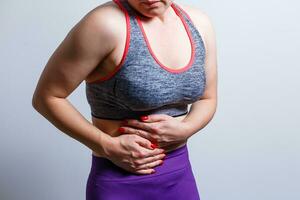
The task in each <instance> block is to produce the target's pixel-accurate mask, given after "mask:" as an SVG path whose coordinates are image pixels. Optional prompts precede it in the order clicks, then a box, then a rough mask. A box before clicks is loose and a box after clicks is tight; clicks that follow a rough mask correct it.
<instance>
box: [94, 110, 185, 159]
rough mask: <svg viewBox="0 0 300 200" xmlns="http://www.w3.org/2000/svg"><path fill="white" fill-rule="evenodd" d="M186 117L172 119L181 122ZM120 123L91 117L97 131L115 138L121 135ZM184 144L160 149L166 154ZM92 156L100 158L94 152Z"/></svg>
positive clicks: (119, 121) (120, 121)
mask: <svg viewBox="0 0 300 200" xmlns="http://www.w3.org/2000/svg"><path fill="white" fill-rule="evenodd" d="M186 115H187V114H186ZM186 115H181V116H177V117H174V119H176V120H179V121H182V120H183V119H184V118H185V117H186ZM122 122H123V120H109V119H100V118H96V117H92V123H93V125H94V126H96V127H97V128H98V129H100V130H101V131H103V132H104V133H105V134H108V135H110V136H112V137H117V136H119V135H121V134H122V133H120V132H119V131H118V129H119V127H120V126H123V125H122ZM123 134H124V133H123ZM186 142H187V141H186V140H185V141H183V142H180V143H176V144H170V145H168V146H165V147H161V148H163V149H165V151H166V152H169V151H172V150H175V149H177V148H179V147H182V146H183V145H184V144H186ZM93 154H94V155H95V156H100V155H99V154H97V153H96V152H94V151H93Z"/></svg>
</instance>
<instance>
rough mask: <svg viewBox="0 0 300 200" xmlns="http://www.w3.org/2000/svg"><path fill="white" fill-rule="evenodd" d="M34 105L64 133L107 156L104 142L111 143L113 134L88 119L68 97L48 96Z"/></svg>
mask: <svg viewBox="0 0 300 200" xmlns="http://www.w3.org/2000/svg"><path fill="white" fill-rule="evenodd" d="M33 107H34V108H35V109H36V110H37V111H38V112H39V113H40V114H41V115H43V116H44V117H45V118H46V119H47V120H48V121H50V122H51V123H52V124H53V125H54V126H55V127H56V128H58V129H59V130H61V131H62V132H63V133H65V134H67V135H69V136H70V137H72V138H73V139H75V140H77V141H79V142H81V143H82V144H84V145H85V146H87V147H88V148H90V149H91V150H93V151H95V152H97V153H98V154H100V155H102V156H103V157H106V155H107V152H106V149H105V148H104V143H109V142H110V140H111V136H109V135H107V134H105V133H104V132H102V131H101V130H100V129H98V128H97V127H96V126H94V125H93V124H92V123H90V122H89V121H88V120H86V119H85V118H84V117H83V116H82V115H81V113H80V112H79V111H78V110H77V109H76V108H75V107H74V106H73V105H72V104H71V103H70V102H69V101H68V100H67V99H65V98H57V97H51V98H49V97H48V98H47V100H36V101H34V103H33Z"/></svg>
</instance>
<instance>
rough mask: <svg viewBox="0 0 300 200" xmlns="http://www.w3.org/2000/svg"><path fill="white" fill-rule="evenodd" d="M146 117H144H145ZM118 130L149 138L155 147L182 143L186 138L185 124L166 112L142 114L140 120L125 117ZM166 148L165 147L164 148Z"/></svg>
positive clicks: (186, 129) (186, 128)
mask: <svg viewBox="0 0 300 200" xmlns="http://www.w3.org/2000/svg"><path fill="white" fill-rule="evenodd" d="M145 117H146V118H145ZM119 131H120V132H122V133H127V134H134V135H139V136H141V137H143V138H145V139H148V140H150V141H151V142H152V143H154V144H155V145H156V146H157V147H164V148H165V147H167V146H168V145H172V144H176V143H182V142H183V141H186V140H187V139H188V135H189V134H187V133H188V127H187V124H186V123H184V122H182V121H179V120H177V119H175V118H174V117H172V116H169V115H166V114H152V115H148V116H142V117H141V120H140V121H139V120H136V119H127V120H125V121H124V123H123V126H121V127H120V128H119ZM165 149H167V148H165Z"/></svg>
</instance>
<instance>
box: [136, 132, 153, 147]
mask: <svg viewBox="0 0 300 200" xmlns="http://www.w3.org/2000/svg"><path fill="white" fill-rule="evenodd" d="M135 142H136V143H138V144H139V145H141V146H142V147H145V148H147V149H151V150H153V149H154V148H153V145H152V143H151V141H150V140H147V139H146V138H143V137H141V136H138V135H137V136H136V140H135Z"/></svg>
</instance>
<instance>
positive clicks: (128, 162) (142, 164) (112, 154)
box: [104, 134, 166, 174]
mask: <svg viewBox="0 0 300 200" xmlns="http://www.w3.org/2000/svg"><path fill="white" fill-rule="evenodd" d="M104 145H105V150H106V152H107V156H106V158H108V159H109V160H111V161H112V162H113V163H114V164H116V165H117V166H119V167H121V168H123V169H125V170H127V171H130V172H133V173H135V174H151V173H154V172H155V170H154V169H152V168H154V167H155V166H157V165H161V164H162V162H163V160H162V159H163V158H164V157H165V156H166V155H165V154H164V149H159V148H156V149H154V148H153V147H151V142H150V141H149V140H147V139H145V138H142V137H141V136H138V135H129V134H125V135H120V136H118V137H112V138H111V139H110V142H109V143H106V144H104Z"/></svg>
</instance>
